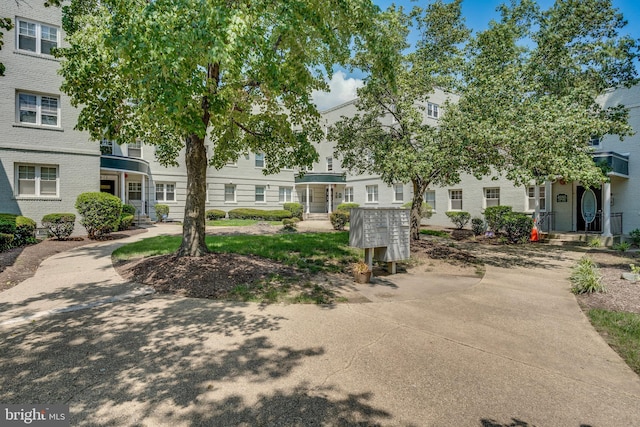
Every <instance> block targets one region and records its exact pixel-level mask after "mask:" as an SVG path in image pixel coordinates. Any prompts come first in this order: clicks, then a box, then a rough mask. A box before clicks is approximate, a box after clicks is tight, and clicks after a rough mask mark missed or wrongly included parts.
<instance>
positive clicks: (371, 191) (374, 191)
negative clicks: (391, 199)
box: [367, 185, 378, 203]
mask: <svg viewBox="0 0 640 427" xmlns="http://www.w3.org/2000/svg"><path fill="white" fill-rule="evenodd" d="M367 203H378V186H377V185H367Z"/></svg>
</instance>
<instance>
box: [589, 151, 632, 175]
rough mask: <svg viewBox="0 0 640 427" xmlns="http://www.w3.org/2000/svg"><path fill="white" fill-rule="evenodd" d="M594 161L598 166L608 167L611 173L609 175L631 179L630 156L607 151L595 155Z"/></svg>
mask: <svg viewBox="0 0 640 427" xmlns="http://www.w3.org/2000/svg"><path fill="white" fill-rule="evenodd" d="M593 161H594V162H596V164H599V165H600V164H602V165H606V166H607V167H608V168H609V169H610V171H609V173H608V175H615V176H620V177H623V178H629V156H628V155H625V154H620V153H615V152H613V151H606V152H601V153H594V154H593Z"/></svg>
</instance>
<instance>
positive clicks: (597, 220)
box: [576, 185, 602, 232]
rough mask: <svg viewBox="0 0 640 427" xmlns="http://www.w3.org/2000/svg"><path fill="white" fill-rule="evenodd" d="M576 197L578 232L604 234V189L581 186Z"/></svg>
mask: <svg viewBox="0 0 640 427" xmlns="http://www.w3.org/2000/svg"><path fill="white" fill-rule="evenodd" d="M576 196H577V198H576V200H577V204H578V206H577V209H576V211H577V212H576V213H577V218H576V225H577V230H578V231H592V232H602V189H601V188H585V187H582V186H581V185H579V186H578V188H577V190H576Z"/></svg>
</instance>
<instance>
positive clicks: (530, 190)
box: [527, 185, 547, 211]
mask: <svg viewBox="0 0 640 427" xmlns="http://www.w3.org/2000/svg"><path fill="white" fill-rule="evenodd" d="M536 188H537V189H538V194H539V197H540V210H541V211H544V210H546V209H547V200H546V199H547V198H546V190H545V188H544V185H540V186H533V185H532V186H530V187H527V201H528V206H527V209H528V210H530V211H534V210H535V209H536Z"/></svg>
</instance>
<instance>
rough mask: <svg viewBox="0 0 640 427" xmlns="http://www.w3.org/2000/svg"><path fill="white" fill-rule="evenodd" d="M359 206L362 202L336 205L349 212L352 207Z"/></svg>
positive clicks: (339, 208)
mask: <svg viewBox="0 0 640 427" xmlns="http://www.w3.org/2000/svg"><path fill="white" fill-rule="evenodd" d="M359 207H360V204H358V203H340V204H339V205H338V206H337V207H336V210H338V211H346V212H349V210H350V209H353V208H359Z"/></svg>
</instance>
